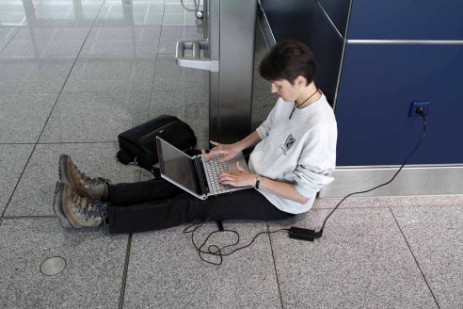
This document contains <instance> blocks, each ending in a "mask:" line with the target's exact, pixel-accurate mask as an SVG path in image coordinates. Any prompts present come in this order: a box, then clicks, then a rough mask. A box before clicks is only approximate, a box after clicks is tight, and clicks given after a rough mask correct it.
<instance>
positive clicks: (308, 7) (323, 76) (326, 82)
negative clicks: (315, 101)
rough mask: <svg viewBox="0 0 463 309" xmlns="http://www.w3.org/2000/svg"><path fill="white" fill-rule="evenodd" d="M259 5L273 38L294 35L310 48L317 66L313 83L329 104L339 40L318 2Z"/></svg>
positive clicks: (294, 0) (278, 0)
mask: <svg viewBox="0 0 463 309" xmlns="http://www.w3.org/2000/svg"><path fill="white" fill-rule="evenodd" d="M262 6H263V7H264V10H265V14H266V16H267V18H268V20H269V23H270V26H271V29H272V31H273V34H274V36H275V39H276V40H277V41H281V40H283V39H286V38H294V39H298V40H300V41H302V42H304V43H306V44H307V45H308V46H309V47H310V48H311V49H312V51H313V52H314V54H315V58H316V60H317V66H318V75H317V78H316V81H317V84H318V86H319V87H320V88H321V89H322V91H323V92H324V93H325V95H326V96H327V98H328V100H329V101H330V103H333V101H334V96H335V92H336V85H337V78H338V73H339V67H340V63H341V54H342V47H343V39H342V38H340V37H339V36H338V34H337V33H336V30H335V29H334V28H333V26H332V25H331V24H330V22H329V21H328V19H327V18H326V16H325V14H324V13H323V11H322V10H321V9H320V7H319V6H318V4H317V3H316V2H315V0H310V1H308V0H285V1H281V0H265V1H262Z"/></svg>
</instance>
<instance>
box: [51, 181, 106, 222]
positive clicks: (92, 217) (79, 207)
mask: <svg viewBox="0 0 463 309" xmlns="http://www.w3.org/2000/svg"><path fill="white" fill-rule="evenodd" d="M107 207H108V206H107V205H106V204H104V203H103V202H100V201H93V200H90V199H88V198H85V197H81V196H79V195H77V194H76V193H74V192H73V191H72V188H71V187H70V186H69V185H67V184H65V183H63V182H59V181H58V182H57V183H56V187H55V197H54V199H53V210H54V211H55V214H56V215H57V216H58V218H59V221H60V224H61V226H62V227H63V228H76V229H78V228H83V227H99V226H102V225H104V224H105V219H106V216H107V213H108V211H107Z"/></svg>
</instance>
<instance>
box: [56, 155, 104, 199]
mask: <svg viewBox="0 0 463 309" xmlns="http://www.w3.org/2000/svg"><path fill="white" fill-rule="evenodd" d="M59 180H60V181H62V182H64V183H66V184H68V185H69V186H71V188H72V191H74V192H75V193H77V194H78V195H80V196H82V197H87V198H90V199H92V200H102V201H105V200H106V199H107V196H108V186H109V184H110V181H109V180H108V179H105V178H101V177H99V178H90V177H88V176H87V175H85V174H84V173H82V172H81V171H79V169H78V168H77V166H76V165H75V164H74V162H73V161H72V159H71V157H70V156H68V155H65V154H62V155H61V156H60V157H59Z"/></svg>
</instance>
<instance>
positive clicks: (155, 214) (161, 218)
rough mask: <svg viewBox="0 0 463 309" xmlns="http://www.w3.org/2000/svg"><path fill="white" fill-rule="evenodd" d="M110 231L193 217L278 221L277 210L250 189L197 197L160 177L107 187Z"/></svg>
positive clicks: (282, 216) (163, 224) (174, 223)
mask: <svg viewBox="0 0 463 309" xmlns="http://www.w3.org/2000/svg"><path fill="white" fill-rule="evenodd" d="M108 202H109V205H110V206H109V228H110V232H111V233H129V232H142V231H149V230H158V229H164V228H169V227H173V226H177V225H180V224H183V223H187V222H191V221H193V220H206V219H208V220H226V219H249V220H281V219H287V218H291V217H293V216H294V215H293V214H290V213H286V212H283V211H280V210H278V209H277V208H276V207H275V206H273V205H272V204H271V203H270V202H269V201H267V199H266V198H265V197H263V196H262V195H261V194H260V193H259V192H257V191H256V190H254V189H250V190H244V191H238V192H235V193H231V194H224V195H220V196H217V197H210V198H208V199H207V200H204V201H203V200H199V199H197V198H196V197H194V196H192V195H190V194H188V193H186V192H184V191H183V190H181V189H179V188H177V187H176V186H174V185H172V184H171V183H169V182H167V181H165V180H163V179H153V180H149V181H143V182H136V183H123V184H116V185H110V186H109V200H108Z"/></svg>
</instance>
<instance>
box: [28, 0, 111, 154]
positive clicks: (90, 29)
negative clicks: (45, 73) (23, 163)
mask: <svg viewBox="0 0 463 309" xmlns="http://www.w3.org/2000/svg"><path fill="white" fill-rule="evenodd" d="M103 3H104V1H103V2H102V3H101V5H100V9H99V10H98V14H97V15H96V17H95V19H94V20H93V23H92V25H91V26H90V27H89V29H88V32H87V35H86V36H85V39H84V41H83V42H82V46H81V47H80V50H79V52H78V53H77V56H76V58H75V59H74V62H73V63H72V66H71V68H70V69H69V73H68V74H67V76H66V79H65V80H64V83H63V85H62V87H61V90H60V92H59V93H58V96H57V97H56V100H55V102H54V104H53V106H52V108H51V111H50V113H49V115H48V117H47V119H46V120H45V124H44V125H43V128H42V131H41V132H40V134H39V137H38V138H37V143H38V142H39V141H40V139H41V138H42V136H43V132H44V131H45V128H46V127H47V124H48V122H49V120H50V118H51V115H52V114H53V111H54V109H55V107H56V105H57V104H58V101H59V99H60V98H61V94H62V93H63V90H64V88H65V87H66V83H67V81H68V80H69V77H70V76H71V74H72V71H73V69H74V67H75V65H76V63H77V60H78V59H79V55H80V53H81V52H82V50H83V48H84V46H85V43H86V42H87V39H88V37H89V36H90V32H91V31H92V27H93V24H94V23H95V21H96V18H97V17H98V15H99V14H100V11H101V8H102V6H103ZM36 146H37V144H36ZM34 150H35V147H34Z"/></svg>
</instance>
